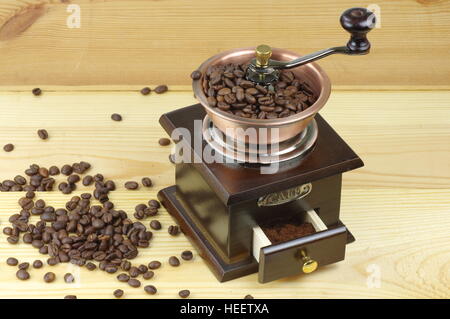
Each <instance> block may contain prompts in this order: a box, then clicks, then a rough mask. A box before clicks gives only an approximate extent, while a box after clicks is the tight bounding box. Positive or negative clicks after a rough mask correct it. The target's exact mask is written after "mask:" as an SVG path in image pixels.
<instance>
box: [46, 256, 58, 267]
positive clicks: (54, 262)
mask: <svg viewBox="0 0 450 319" xmlns="http://www.w3.org/2000/svg"><path fill="white" fill-rule="evenodd" d="M47 264H48V265H49V266H55V265H57V264H58V259H56V258H55V257H51V258H49V259H47Z"/></svg>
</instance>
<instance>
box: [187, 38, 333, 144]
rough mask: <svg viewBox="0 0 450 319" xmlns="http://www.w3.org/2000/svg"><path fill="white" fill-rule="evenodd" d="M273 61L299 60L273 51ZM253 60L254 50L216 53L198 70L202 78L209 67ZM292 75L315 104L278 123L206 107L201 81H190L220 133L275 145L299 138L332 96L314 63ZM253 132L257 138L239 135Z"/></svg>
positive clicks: (248, 140)
mask: <svg viewBox="0 0 450 319" xmlns="http://www.w3.org/2000/svg"><path fill="white" fill-rule="evenodd" d="M272 52H273V53H272V59H275V60H280V61H289V60H293V59H296V58H298V57H300V56H299V55H298V54H296V53H293V52H290V51H287V50H284V49H277V48H272ZM254 57H255V48H254V47H251V48H242V49H233V50H230V51H225V52H222V53H219V54H217V55H215V56H213V57H211V58H209V59H208V60H206V61H205V62H203V64H202V65H200V67H199V68H198V70H199V71H200V72H201V73H202V74H205V72H206V70H207V69H208V67H209V66H212V65H220V64H229V63H238V64H243V63H246V62H248V61H250V60H251V59H252V58H254ZM291 71H292V72H293V73H294V74H295V75H296V76H297V77H298V78H299V79H301V80H302V81H305V82H307V83H308V84H309V85H310V87H311V89H312V91H313V92H314V95H315V96H317V97H318V98H317V100H316V102H315V103H314V104H313V105H311V106H310V107H309V108H307V109H306V110H304V111H302V112H300V113H297V114H295V115H292V116H289V117H284V118H278V119H270V120H269V119H264V120H261V119H251V118H243V117H240V116H237V115H233V114H230V113H227V112H223V111H221V110H220V109H218V108H216V107H210V106H209V105H208V102H207V99H206V95H205V92H204V91H203V88H202V80H203V79H200V80H196V81H193V84H192V87H193V89H194V93H195V96H196V98H197V99H198V100H199V102H200V103H201V104H202V105H203V107H204V108H205V110H206V113H207V114H208V116H209V118H210V119H211V121H212V122H213V123H214V125H215V126H216V127H217V128H218V129H219V130H220V131H222V132H223V133H225V134H226V135H228V136H230V137H231V138H233V139H234V140H238V141H242V142H245V143H251V144H263V143H264V144H274V143H281V142H283V141H286V140H288V139H290V138H292V137H295V136H297V135H298V134H300V133H301V132H302V131H303V130H304V129H305V128H306V127H307V125H308V123H309V122H310V121H311V120H312V119H313V118H314V116H315V115H316V113H317V112H319V111H320V109H322V107H323V106H324V105H325V103H326V102H327V101H328V98H329V96H330V92H331V82H330V79H329V78H328V76H327V74H326V73H325V72H324V71H323V70H322V69H321V68H320V67H319V66H318V65H317V64H315V63H309V64H306V65H303V66H301V67H298V68H294V69H291ZM248 128H254V129H256V134H257V135H256V136H253V137H250V139H249V137H248V136H246V135H242V129H243V130H246V129H248ZM260 128H265V129H268V130H265V132H264V134H263V133H259V132H260V131H259V129H260ZM272 128H276V129H278V130H277V131H278V134H271V133H272V132H273V131H272V130H271V129H272Z"/></svg>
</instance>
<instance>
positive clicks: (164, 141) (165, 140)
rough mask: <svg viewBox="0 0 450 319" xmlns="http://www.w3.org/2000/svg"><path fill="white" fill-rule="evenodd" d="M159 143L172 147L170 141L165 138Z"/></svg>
mask: <svg viewBox="0 0 450 319" xmlns="http://www.w3.org/2000/svg"><path fill="white" fill-rule="evenodd" d="M158 143H159V145H161V146H167V145H170V139H168V138H166V137H163V138H160V139H159V141H158Z"/></svg>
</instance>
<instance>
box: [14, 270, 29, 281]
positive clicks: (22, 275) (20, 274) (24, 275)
mask: <svg viewBox="0 0 450 319" xmlns="http://www.w3.org/2000/svg"><path fill="white" fill-rule="evenodd" d="M16 277H17V278H18V279H19V280H28V279H30V274H29V273H28V271H26V270H25V269H19V270H18V271H17V272H16Z"/></svg>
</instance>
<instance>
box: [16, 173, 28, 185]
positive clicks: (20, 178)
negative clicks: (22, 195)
mask: <svg viewBox="0 0 450 319" xmlns="http://www.w3.org/2000/svg"><path fill="white" fill-rule="evenodd" d="M14 182H16V183H17V184H19V185H25V184H26V183H27V180H26V179H25V177H23V176H21V175H17V176H16V177H14Z"/></svg>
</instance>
